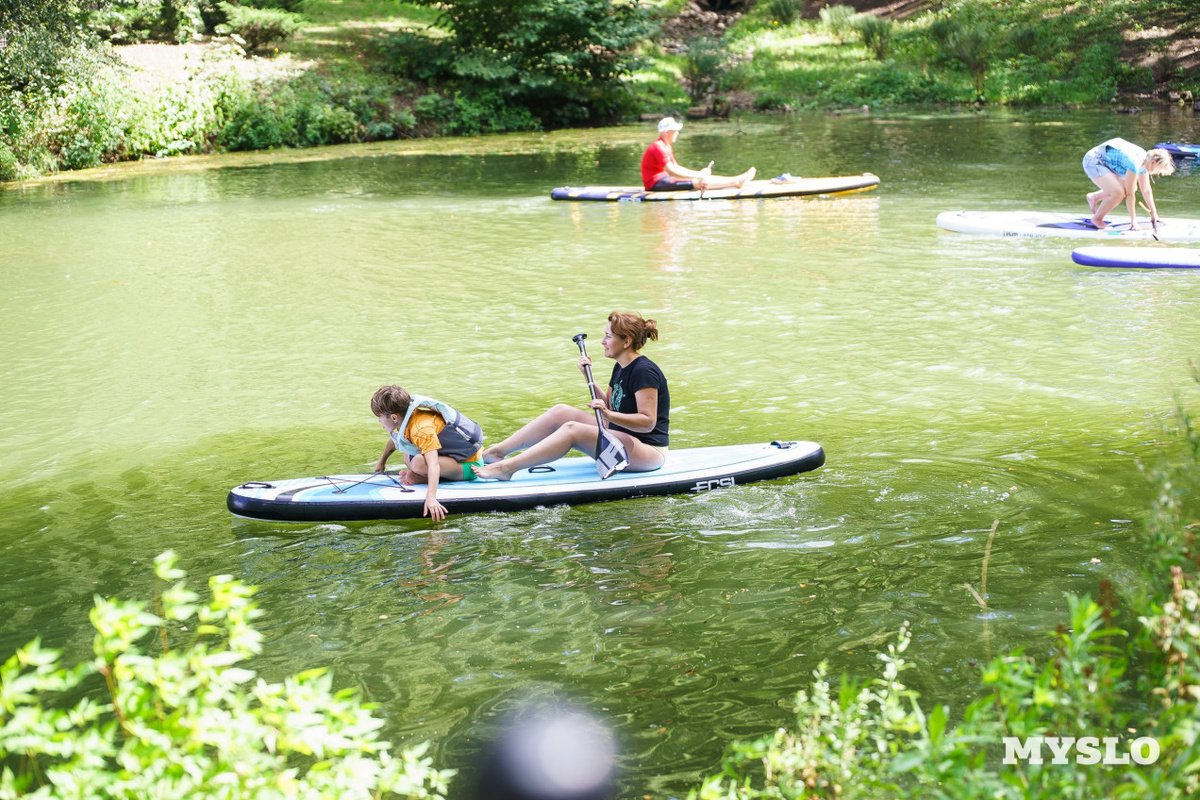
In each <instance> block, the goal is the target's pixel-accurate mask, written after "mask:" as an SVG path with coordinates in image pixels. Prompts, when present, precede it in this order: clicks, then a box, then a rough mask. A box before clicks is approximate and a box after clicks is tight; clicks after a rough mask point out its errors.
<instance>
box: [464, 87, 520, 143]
mask: <svg viewBox="0 0 1200 800" xmlns="http://www.w3.org/2000/svg"><path fill="white" fill-rule="evenodd" d="M454 110H455V112H456V114H455V115H454V118H452V119H451V121H450V124H449V125H448V126H447V129H448V130H449V131H450V132H452V133H462V134H468V135H470V134H477V133H501V132H504V131H540V130H541V129H542V126H541V123H540V122H538V119H537V117H535V116H533V114H531V113H530V112H529V109H527V108H523V107H521V106H519V105H516V106H515V105H512V104H511V103H509V102H507V101H506V100H505V99H504V97H503V96H502V95H500V94H497V93H496V92H482V93H480V94H477V95H473V96H468V95H466V94H464V93H462V92H459V93H457V94H456V95H455V96H454Z"/></svg>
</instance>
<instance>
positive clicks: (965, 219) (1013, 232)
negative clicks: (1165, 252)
mask: <svg viewBox="0 0 1200 800" xmlns="http://www.w3.org/2000/svg"><path fill="white" fill-rule="evenodd" d="M1105 222H1107V223H1108V227H1106V228H1104V229H1100V230H1098V229H1096V228H1095V227H1093V226H1092V223H1091V220H1090V219H1088V217H1086V216H1084V215H1082V214H1067V213H1057V212H1050V211H943V212H942V213H941V214H938V216H937V224H938V227H940V228H945V229H946V230H948V231H957V232H959V233H978V234H984V235H991V236H1007V237H1013V238H1021V239H1043V238H1046V237H1050V236H1062V237H1068V238H1073V239H1100V240H1108V241H1111V240H1127V239H1134V240H1142V239H1146V240H1153V239H1154V237H1155V236H1156V235H1157V236H1158V240H1159V241H1163V242H1167V241H1173V242H1196V241H1200V219H1171V218H1166V219H1160V220H1159V221H1158V230H1157V231H1155V230H1153V229H1152V228H1151V226H1150V220H1149V218H1146V217H1144V218H1142V219H1141V220H1139V222H1138V224H1139V226H1140V229H1139V230H1130V227H1129V219H1128V217H1126V218H1124V219H1123V220H1121V219H1117V218H1114V217H1108V218H1107V219H1106V220H1105Z"/></svg>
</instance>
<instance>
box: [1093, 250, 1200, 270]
mask: <svg viewBox="0 0 1200 800" xmlns="http://www.w3.org/2000/svg"><path fill="white" fill-rule="evenodd" d="M1071 260H1073V261H1074V262H1075V263H1076V264H1081V265H1083V266H1085V267H1125V268H1127V269H1200V250H1196V249H1194V248H1185V247H1103V246H1096V247H1077V248H1075V249H1074V250H1072V251H1071Z"/></svg>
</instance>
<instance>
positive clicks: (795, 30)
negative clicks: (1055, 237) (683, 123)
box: [0, 0, 1200, 181]
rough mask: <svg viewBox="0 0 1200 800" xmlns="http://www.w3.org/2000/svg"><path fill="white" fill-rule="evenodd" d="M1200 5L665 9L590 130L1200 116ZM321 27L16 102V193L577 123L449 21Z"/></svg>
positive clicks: (418, 10)
mask: <svg viewBox="0 0 1200 800" xmlns="http://www.w3.org/2000/svg"><path fill="white" fill-rule="evenodd" d="M1185 5H1186V4H1185V3H1184V2H1183V0H1167V2H1149V0H1113V2H1108V3H1104V4H1098V5H1097V6H1095V7H1087V8H1080V7H1077V6H1075V5H1071V4H1068V3H1066V2H1065V0H1033V2H1028V3H1022V4H1020V6H1019V7H1013V6H1012V4H1010V3H1003V2H1000V1H999V0H956V1H955V2H949V3H945V4H941V5H939V6H938V7H937V8H934V7H933V6H932V4H929V3H923V2H893V3H889V4H886V5H881V4H880V3H879V2H878V1H877V0H863V1H862V2H857V3H853V4H851V5H845V6H834V7H831V8H830V7H827V8H822V9H818V8H816V7H815V5H814V4H805V3H801V2H798V0H769V2H760V3H757V4H754V5H753V6H750V7H749V10H748V11H746V12H745V13H743V12H742V11H734V12H730V13H715V12H709V11H703V10H701V9H700V8H699V7H698V6H696V5H695V4H693V3H681V2H678V0H665V1H664V2H661V3H658V4H656V5H655V6H653V9H654V13H653V15H652V19H651V22H652V26H651V30H653V31H654V33H653V34H652V35H650V36H648V37H647V38H645V39H642V40H640V43H639V44H638V45H637V46H636V47H635V48H634V50H635V52H636V55H637V57H638V61H637V66H636V68H635V69H634V70H633V71H632V72H631V73H630V74H628V75H627V76H626V77H625V79H624V80H623V81H622V82H620V84H619V86H620V91H619V92H617V93H616V94H611V93H610V95H608V96H607V97H608V99H607V100H605V105H604V107H603V108H604V110H600V109H599V107H597V108H594V109H592V111H591V112H587V113H590V114H591V115H592V116H591V117H587V116H586V114H585V116H584V117H578V116H576V117H575V118H576V119H578V120H585V119H586V120H588V121H589V123H590V124H611V123H612V122H616V121H620V120H630V119H637V118H638V117H639V116H641V115H654V114H668V113H670V114H678V115H689V116H727V115H730V114H737V113H740V112H743V111H750V110H754V111H766V112H772V111H787V110H799V109H804V110H821V111H827V112H830V113H837V112H840V111H841V110H842V109H861V108H862V107H863V106H866V107H868V108H873V109H892V108H915V107H956V106H995V105H1020V106H1044V107H1098V106H1114V107H1117V106H1130V105H1138V106H1141V105H1146V104H1148V103H1152V102H1166V101H1172V100H1174V101H1176V102H1191V101H1194V100H1195V99H1200V22H1198V21H1197V20H1196V19H1195V18H1194V15H1191V14H1189V13H1187V10H1186V9H1185V8H1184V6H1185ZM303 10H304V15H303V16H302V17H300V18H299V25H298V28H297V31H296V32H295V34H294V35H293V36H291V38H289V39H287V40H284V41H280V42H277V43H276V45H277V46H274V47H270V48H260V49H259V50H258V51H257V52H258V53H259V54H251V55H247V52H246V51H245V49H243V48H242V47H241V46H239V44H238V40H237V39H236V37H218V38H211V39H209V40H208V41H204V42H191V43H188V44H183V45H176V44H161V43H152V42H142V43H139V44H123V45H118V46H111V48H110V54H111V55H113V56H115V59H110V60H109V63H108V64H107V65H104V66H100V67H98V68H96V69H94V70H93V71H91V72H90V73H89V79H88V80H86V81H82V82H77V83H74V84H67V85H64V87H63V88H62V90H61V93H60V95H59V96H54V97H52V98H50V99H49V100H48V101H47V100H46V99H45V98H43V99H40V100H35V101H23V102H19V103H15V104H14V103H12V102H11V101H5V103H0V117H3V118H4V122H5V124H4V125H0V129H2V130H3V133H2V134H0V181H2V180H16V179H27V178H31V177H35V176H38V175H45V174H50V173H55V172H59V171H64V170H75V169H81V168H87V167H96V166H100V165H102V164H110V163H115V162H122V161H130V160H141V159H146V158H165V157H176V156H181V155H192V154H200V153H214V152H238V151H261V150H271V149H277V148H309V147H319V146H323V145H331V144H346V143H357V144H364V143H371V142H378V141H387V140H404V139H412V138H429V137H439V136H464V135H466V136H471V135H477V134H481V133H494V132H509V131H537V130H542V129H549V128H556V127H561V126H562V125H563V122H562V121H561V120H559V121H557V122H556V121H555V120H554V119H551V118H550V117H547V116H546V115H545V112H544V110H538V109H537V108H535V107H533V106H529V107H527V106H525V105H522V102H521V101H520V99H519V95H511V96H510V95H506V94H505V92H504V91H502V89H501V88H497V86H498V85H494V84H489V83H486V82H484V83H478V82H476V83H473V82H472V81H471V80H470V79H468V78H464V77H462V76H461V75H457V73H456V72H455V70H460V69H461V65H460V66H453V65H449V64H448V62H446V60H445V59H446V51H445V50H444V49H438V48H439V47H440V45H437V44H436V42H437V41H438V39H437V38H436V37H439V36H445V35H446V32H445V31H441V30H438V28H437V25H438V23H439V21H440V20H439V17H438V14H437V11H436V10H435V9H432V8H429V7H425V6H418V5H413V4H409V3H380V2H378V0H344V1H343V2H336V3H335V2H332V0H309V2H308V3H306V4H304V5H303ZM860 10H861V11H862V13H856V12H857V11H860ZM814 15H815V16H814ZM427 34H432V35H433V36H434V38H430V37H429V36H428V35H427ZM431 42H432V43H433V44H431ZM452 67H453V68H452ZM531 85H532V84H531ZM526 94H527V95H528V94H529V92H526ZM533 94H534V95H536V92H534V93H533ZM530 96H532V95H530ZM572 113H574V114H578V113H583V112H580V111H579V110H578V109H577V110H576V111H575V112H572ZM579 124H582V123H581V122H578V121H577V122H574V123H571V126H577V125H579Z"/></svg>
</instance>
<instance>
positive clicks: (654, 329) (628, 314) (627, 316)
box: [608, 311, 658, 353]
mask: <svg viewBox="0 0 1200 800" xmlns="http://www.w3.org/2000/svg"><path fill="white" fill-rule="evenodd" d="M608 324H609V326H610V327H611V328H612V332H613V335H614V336H619V337H620V338H622V339H628V340H629V343H630V344H629V346H630V348H632V350H633V352H635V353H636V352H637V351H639V350H641V349H642V348H643V347H644V346H645V344H646V340H647V339H652V340H654V341H656V342H657V341H658V323H657V322H655V321H654V320H652V319H642V315H641V314H634V313H633V312H632V311H614V312H612V313H611V314H609V315H608Z"/></svg>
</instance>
